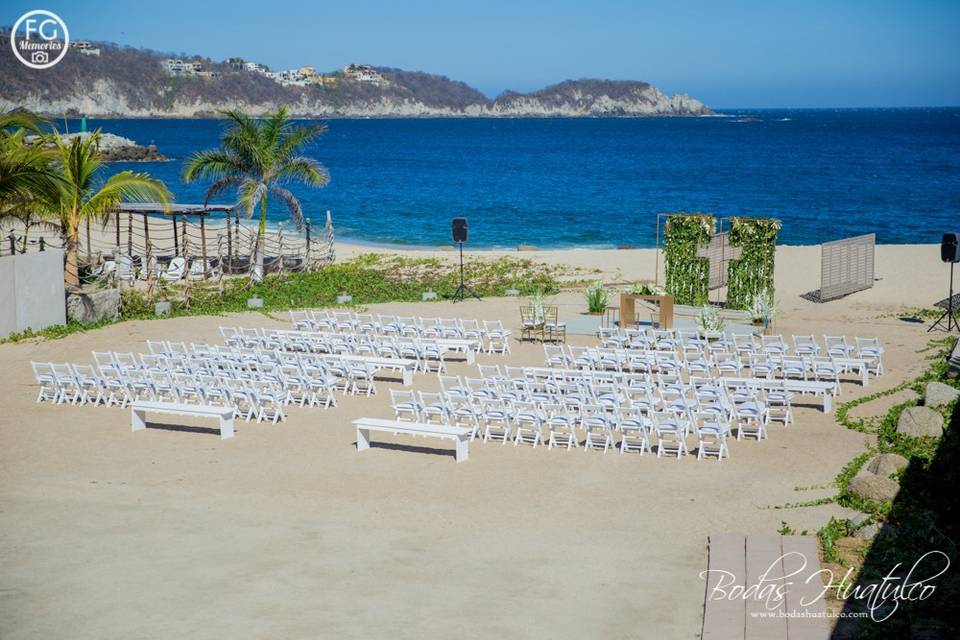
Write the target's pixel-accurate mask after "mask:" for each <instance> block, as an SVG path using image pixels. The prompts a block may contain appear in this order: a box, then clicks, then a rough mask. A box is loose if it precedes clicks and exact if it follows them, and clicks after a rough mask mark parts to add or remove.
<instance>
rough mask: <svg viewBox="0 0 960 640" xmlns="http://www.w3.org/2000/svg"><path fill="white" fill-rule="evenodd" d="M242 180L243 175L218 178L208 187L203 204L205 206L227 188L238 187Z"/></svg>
mask: <svg viewBox="0 0 960 640" xmlns="http://www.w3.org/2000/svg"><path fill="white" fill-rule="evenodd" d="M243 181H244V177H243V176H227V177H225V178H220V179H219V180H217V181H216V182H214V183H213V184H211V185H210V188H209V189H207V195H206V196H205V197H204V200H203V206H207V204H209V202H210V200H211V199H213V198H216V197H217V196H218V195H220V194H221V193H223V192H224V191H226V190H227V189H229V188H231V187H239V186H240V185H241V184H243Z"/></svg>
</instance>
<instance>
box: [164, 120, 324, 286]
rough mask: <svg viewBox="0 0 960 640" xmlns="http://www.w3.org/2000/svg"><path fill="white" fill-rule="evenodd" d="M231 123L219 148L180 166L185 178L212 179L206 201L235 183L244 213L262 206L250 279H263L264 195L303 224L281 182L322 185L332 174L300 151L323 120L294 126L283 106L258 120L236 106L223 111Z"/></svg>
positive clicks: (319, 131) (297, 204)
mask: <svg viewBox="0 0 960 640" xmlns="http://www.w3.org/2000/svg"><path fill="white" fill-rule="evenodd" d="M221 113H222V114H223V115H224V116H226V118H227V119H228V120H229V127H228V128H227V130H226V131H225V132H224V134H223V137H222V138H221V141H220V143H221V146H220V149H211V150H208V151H202V152H199V153H196V154H194V155H193V157H191V158H190V161H189V162H188V163H187V166H186V168H185V169H184V171H183V180H184V182H194V181H196V180H201V179H207V180H212V184H211V185H210V188H209V189H207V196H206V201H207V202H209V201H210V199H211V198H213V197H215V196H217V195H218V194H220V193H223V192H224V191H226V190H228V189H236V191H237V205H238V206H241V207H243V210H244V212H245V214H246V216H247V217H248V218H249V217H251V216H253V212H254V210H255V209H256V208H257V206H258V205H259V207H260V226H259V227H258V228H257V241H256V245H255V247H254V255H253V263H254V270H253V279H254V280H255V281H259V280H262V279H263V237H264V233H265V231H266V226H267V199H268V197H270V196H272V197H276V198H277V199H278V200H280V202H281V203H283V205H284V206H285V207H286V209H287V212H288V213H289V215H290V218H291V219H292V220H293V223H294V224H295V225H296V226H297V229H300V228H301V227H302V226H303V210H302V209H301V208H300V201H299V200H298V199H297V198H296V196H294V195H293V193H291V192H290V191H288V190H287V189H286V188H284V186H283V185H284V184H288V183H292V182H299V183H302V184H306V185H308V186H311V187H322V186H324V185H326V184H327V183H328V182H329V181H330V176H329V174H328V173H327V170H326V169H325V168H324V166H323V165H322V164H320V163H319V162H317V161H316V160H314V159H313V158H308V157H306V156H303V155H300V153H301V150H302V149H303V147H304V146H306V145H307V144H309V143H310V142H311V141H313V140H314V139H315V138H317V137H318V136H320V135H322V134H323V133H324V132H325V131H326V130H327V127H326V126H325V125H310V126H295V125H294V124H293V122H292V121H291V120H290V118H289V117H288V116H287V109H286V107H280V108H279V109H278V110H277V112H276V113H271V114H267V116H266V117H265V118H263V119H262V120H258V119H254V118H251V117H249V116H247V115H245V114H243V113H241V112H239V111H222V112H221Z"/></svg>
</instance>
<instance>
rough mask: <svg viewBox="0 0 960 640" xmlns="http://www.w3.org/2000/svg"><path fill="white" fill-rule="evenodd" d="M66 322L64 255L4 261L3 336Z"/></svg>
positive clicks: (0, 261) (0, 289)
mask: <svg viewBox="0 0 960 640" xmlns="http://www.w3.org/2000/svg"><path fill="white" fill-rule="evenodd" d="M66 321H67V311H66V297H65V292H64V288H63V251H61V250H60V249H48V250H47V251H38V252H36V253H24V254H20V255H16V256H4V257H2V258H0V336H6V335H8V334H10V333H13V332H15V331H24V330H26V329H28V328H29V329H33V330H35V331H36V330H38V329H43V328H45V327H49V326H51V325H54V324H65V323H66Z"/></svg>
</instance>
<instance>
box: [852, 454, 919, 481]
mask: <svg viewBox="0 0 960 640" xmlns="http://www.w3.org/2000/svg"><path fill="white" fill-rule="evenodd" d="M908 464H910V461H909V460H907V459H906V458H904V457H903V456H901V455H899V454H896V453H881V454H879V455H875V456H873V457H872V458H870V459H869V460H868V461H867V464H865V465H864V467H863V468H864V469H866V470H867V471H869V472H870V473H872V474H874V475H878V476H881V477H883V478H889V477H890V476H892V475H893V474H895V473H896V472H898V471H900V469H903V468H904V467H906V466H907V465H908Z"/></svg>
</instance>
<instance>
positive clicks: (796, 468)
mask: <svg viewBox="0 0 960 640" xmlns="http://www.w3.org/2000/svg"><path fill="white" fill-rule="evenodd" d="M344 251H346V249H344ZM341 255H344V254H341ZM523 255H524V256H525V257H544V258H546V259H549V260H555V261H558V262H566V263H573V264H578V265H581V266H586V267H591V268H593V267H596V268H601V269H603V270H604V272H606V274H608V275H609V276H610V277H611V278H612V277H613V276H614V275H616V272H617V270H619V271H620V275H621V276H622V277H623V278H624V279H631V278H641V277H650V273H651V272H652V258H653V252H650V251H645V252H644V251H637V252H634V251H610V252H588V251H571V252H556V253H551V254H549V255H545V256H541V255H538V254H523ZM938 258H939V256H938V255H937V250H936V247H933V246H898V247H880V248H879V249H878V263H877V264H878V267H877V275H878V277H880V278H882V279H881V280H879V281H878V282H877V283H876V286H875V288H874V289H872V290H870V291H866V292H862V293H858V294H855V295H853V296H850V297H848V298H846V299H844V300H840V301H836V302H832V303H829V304H825V305H818V304H814V303H811V302H808V301H806V300H804V299H801V298H800V297H799V296H800V294H802V293H805V292H807V291H810V290H811V289H815V288H816V287H817V285H818V279H819V253H818V250H817V249H816V248H791V247H785V248H781V249H780V250H779V252H778V264H777V290H778V293H777V298H778V300H779V301H780V309H781V315H780V318H779V320H778V324H777V330H778V331H779V332H781V333H783V334H786V335H790V334H792V333H805V334H809V333H813V334H817V335H822V334H824V333H845V334H846V335H848V336H851V337H852V336H854V335H861V336H879V337H880V338H881V339H882V340H883V342H884V344H885V345H886V347H887V358H886V365H887V369H888V374H887V375H886V376H885V377H883V378H880V379H878V380H876V381H874V382H873V383H872V384H871V386H870V387H869V388H868V389H867V391H866V392H873V391H877V390H880V389H882V388H885V387H888V386H893V385H895V384H897V383H898V382H899V381H901V380H903V379H904V378H906V377H909V376H911V375H914V374H915V373H917V372H919V371H920V370H921V369H922V368H923V366H924V363H923V360H922V358H921V357H920V356H918V355H917V354H916V351H917V350H918V349H920V348H921V347H923V346H924V345H925V344H926V342H927V339H928V337H929V335H928V334H926V327H925V325H922V324H915V323H910V322H906V321H903V320H901V319H899V318H898V317H897V312H898V311H902V310H903V309H905V308H907V307H915V306H929V304H930V303H932V302H933V301H935V300H937V299H939V298H941V297H943V296H945V295H946V291H945V289H946V284H947V280H946V278H947V269H946V267H945V265H942V264H941V263H940V262H939V259H938ZM557 300H558V302H559V303H561V305H562V306H561V316H563V315H564V314H567V315H572V314H575V313H578V312H579V311H580V310H581V308H582V300H581V299H580V296H579V294H578V293H575V292H571V293H566V294H562V295H561V296H558V298H557ZM370 310H371V311H372V312H374V313H377V312H380V313H403V314H413V315H429V316H438V315H439V316H452V315H459V316H461V317H468V318H470V317H473V318H480V319H485V318H486V319H494V318H501V319H503V320H504V321H505V322H506V323H507V324H508V325H510V326H514V328H516V324H517V320H518V319H519V318H518V313H517V301H516V300H515V299H501V300H492V299H491V300H484V301H482V302H477V301H472V302H467V303H464V304H461V305H452V304H450V303H446V302H440V303H433V304H423V305H411V304H386V305H377V306H374V307H371V309H370ZM278 318H279V319H278V320H272V319H269V318H267V317H265V316H263V315H261V314H243V315H238V316H235V317H228V318H221V317H196V318H179V319H172V320H161V321H138V322H128V323H122V324H119V325H115V326H113V327H108V328H104V329H100V330H96V331H91V332H89V333H85V334H76V335H72V336H70V337H67V338H65V339H62V340H58V341H52V342H41V343H25V344H12V345H0V371H3V374H2V379H3V381H4V389H5V392H4V395H3V402H4V406H3V410H2V411H0V521H2V526H0V636H2V637H3V638H9V639H20V638H44V639H50V638H71V639H72V640H80V639H84V638H91V639H98V640H104V639H108V638H118V639H119V638H124V639H126V638H170V637H190V638H218V639H219V638H225V637H231V638H268V637H269V638H449V637H454V636H456V637H465V638H489V637H501V638H534V637H536V638H576V639H580V638H607V637H618V638H621V637H628V638H629V637H636V638H641V637H644V638H647V637H659V638H694V637H696V635H697V633H698V632H699V624H700V616H701V610H702V609H701V608H702V604H703V589H704V585H703V582H702V581H701V580H700V578H699V576H698V574H699V572H700V571H701V570H703V569H704V568H705V567H704V565H705V561H706V555H705V543H706V536H707V535H709V534H711V533H714V532H719V531H724V530H734V531H740V532H743V533H773V532H774V531H775V530H776V529H777V527H778V526H779V524H780V521H781V520H786V521H788V522H789V523H790V524H791V526H794V527H795V528H798V529H799V528H811V529H815V528H817V527H819V526H821V525H822V524H823V523H824V522H825V521H826V519H827V518H828V517H829V515H830V514H837V513H841V510H840V509H839V508H837V507H835V506H825V507H816V508H808V509H801V510H796V509H791V510H777V509H771V508H769V507H770V506H772V505H782V504H785V503H788V502H797V501H799V500H806V499H809V498H811V497H819V496H820V495H824V494H827V493H829V492H828V491H826V492H825V491H820V492H799V491H796V490H795V487H797V486H811V485H820V484H824V483H829V482H831V481H832V480H833V478H834V476H835V475H836V473H837V472H838V471H839V470H840V468H841V467H842V466H843V465H844V464H845V463H846V462H847V461H848V460H849V459H850V458H852V457H853V456H854V455H856V454H857V453H859V452H860V451H861V450H862V449H863V446H864V441H865V436H864V435H863V434H859V433H854V432H850V431H847V430H844V429H842V428H841V427H839V426H838V425H836V423H835V422H834V421H833V418H832V417H831V416H829V415H824V414H822V413H820V412H819V409H810V408H801V409H799V410H798V411H797V416H796V417H797V419H796V424H795V425H793V426H791V427H790V428H788V429H783V428H782V427H780V426H779V425H773V426H772V427H771V430H770V431H771V433H770V439H769V440H766V441H764V442H761V443H757V442H753V441H744V442H740V443H737V442H734V443H733V444H732V445H731V458H730V460H728V461H724V463H723V464H720V465H718V464H716V463H715V462H710V463H706V462H701V463H697V462H696V461H695V460H694V459H692V458H689V459H684V460H682V461H679V462H678V461H676V460H674V459H666V458H665V459H661V460H657V459H656V458H654V457H652V456H644V457H643V458H640V457H638V456H636V455H632V456H619V455H618V454H615V453H608V454H606V455H603V454H601V453H599V452H587V453H584V452H582V451H579V450H576V451H571V452H565V451H558V450H553V451H548V450H547V449H546V448H541V447H538V448H537V449H535V450H534V449H531V448H529V447H524V446H520V447H513V446H511V445H507V446H501V445H499V444H487V445H484V444H482V443H479V442H477V443H474V444H473V446H472V447H471V452H470V454H471V455H470V460H469V461H468V462H467V463H464V464H460V465H457V464H455V463H454V461H453V459H452V457H451V454H452V446H451V445H448V444H439V443H438V442H436V441H423V440H416V441H414V440H411V439H405V438H398V439H396V440H395V443H396V444H397V445H399V448H387V447H375V448H373V449H371V450H370V451H367V452H364V453H362V454H358V453H357V452H356V450H355V448H354V432H353V429H352V428H351V426H350V420H352V419H354V418H356V417H359V416H380V417H386V416H387V415H388V414H389V407H388V400H389V397H388V393H387V389H388V388H390V385H388V384H380V385H379V390H380V393H379V395H378V396H377V397H375V398H371V399H367V398H362V397H346V398H342V397H341V398H342V399H341V404H340V406H339V407H338V408H336V409H332V410H326V411H325V410H322V409H297V408H292V409H291V410H290V412H289V420H288V421H287V422H286V423H284V424H281V425H277V426H271V425H266V424H262V425H257V424H254V423H250V424H245V423H239V424H238V433H237V437H236V438H234V439H233V440H229V441H226V442H221V441H220V440H219V439H218V438H217V437H216V436H215V435H212V434H211V433H209V432H207V431H195V430H184V429H179V428H178V429H177V430H170V429H160V428H151V429H148V430H147V431H145V432H138V433H135V434H134V433H131V431H130V414H129V411H124V410H120V409H115V408H111V409H106V408H102V407H89V406H88V407H71V406H49V405H42V406H40V405H36V404H34V399H35V396H36V388H35V386H34V384H33V382H32V376H31V372H30V367H29V362H30V360H41V361H48V360H54V361H71V362H80V363H83V362H91V361H92V358H91V356H90V351H91V350H94V349H97V350H106V349H110V350H116V351H130V350H132V351H141V350H145V345H144V343H143V341H144V340H146V339H170V340H186V341H191V342H205V341H209V342H217V341H219V334H218V332H217V327H218V325H220V324H230V325H242V326H273V327H281V326H286V323H285V322H284V321H283V320H284V318H281V317H279V316H278ZM572 341H573V342H574V343H575V344H592V343H593V342H594V341H593V340H592V339H590V338H586V337H576V338H574V339H573V340H572ZM479 361H480V362H484V363H485V362H499V363H503V362H504V360H503V359H502V358H501V357H499V356H482V357H481V358H480V359H479ZM509 363H510V364H515V365H521V364H528V365H539V364H541V363H542V350H541V349H540V347H539V346H538V345H519V344H515V345H514V354H513V356H512V357H510V359H509ZM451 373H454V374H467V373H469V374H470V375H476V369H475V368H474V367H467V366H466V365H462V364H457V365H454V366H452V367H451ZM436 387H437V382H436V379H435V377H427V376H422V375H419V376H417V378H416V380H415V388H417V389H422V390H432V389H435V388H436ZM863 393H865V391H864V390H863V389H861V388H860V387H859V386H857V385H852V384H846V385H844V389H843V396H842V398H841V400H846V399H850V398H854V397H857V396H858V395H861V394H863ZM160 421H161V422H174V423H176V422H178V420H177V419H175V418H172V417H170V416H167V417H165V418H163V419H160ZM180 422H189V421H185V420H181V421H180ZM190 424H196V425H198V426H201V427H209V426H210V425H209V422H196V423H194V422H190ZM380 440H381V441H391V440H392V439H391V438H389V437H387V438H381V439H380ZM438 449H439V451H438Z"/></svg>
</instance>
